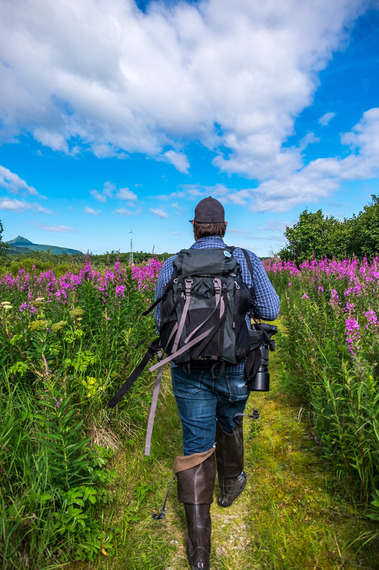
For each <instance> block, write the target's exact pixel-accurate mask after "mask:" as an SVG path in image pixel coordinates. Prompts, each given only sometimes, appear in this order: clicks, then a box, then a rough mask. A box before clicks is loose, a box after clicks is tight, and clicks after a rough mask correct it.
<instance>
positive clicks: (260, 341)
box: [246, 323, 278, 392]
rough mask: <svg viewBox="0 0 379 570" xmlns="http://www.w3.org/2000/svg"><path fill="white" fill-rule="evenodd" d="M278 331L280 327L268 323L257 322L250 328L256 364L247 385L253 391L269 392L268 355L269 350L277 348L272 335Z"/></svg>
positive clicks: (251, 350)
mask: <svg viewBox="0 0 379 570" xmlns="http://www.w3.org/2000/svg"><path fill="white" fill-rule="evenodd" d="M277 332H278V327H277V326H275V325H270V324H268V323H261V324H255V325H253V328H252V329H250V330H249V334H250V342H251V349H250V354H252V357H253V362H254V364H253V366H252V367H251V370H250V374H249V376H248V379H247V382H246V386H247V387H248V389H249V390H251V391H258V392H268V391H269V389H270V373H269V371H268V356H269V350H271V351H274V350H275V339H273V338H272V337H273V336H274V334H276V333H277ZM249 357H250V356H249ZM249 357H248V358H249Z"/></svg>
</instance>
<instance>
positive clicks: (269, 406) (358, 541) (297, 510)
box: [68, 353, 379, 570]
mask: <svg viewBox="0 0 379 570" xmlns="http://www.w3.org/2000/svg"><path fill="white" fill-rule="evenodd" d="M279 365H280V363H279V361H278V356H277V354H276V353H271V355H270V374H271V384H272V389H271V390H270V392H267V393H252V394H251V396H250V398H249V402H248V406H247V410H246V412H247V413H252V410H253V409H258V410H259V412H260V419H259V420H258V421H254V420H250V419H248V418H245V424H244V434H245V455H246V471H247V475H248V484H247V487H246V490H245V492H244V493H243V495H241V497H239V498H238V499H237V500H236V502H235V503H234V504H233V505H232V506H231V507H230V508H228V509H222V508H220V507H218V505H217V503H216V501H215V502H214V504H213V505H212V507H211V514H212V524H213V531H212V557H211V568H212V569H217V570H237V569H241V568H243V569H257V570H267V569H273V570H274V569H317V570H318V569H322V570H327V569H333V570H334V569H344V570H348V569H353V568H364V569H367V570H368V569H375V568H379V566H378V563H377V562H376V561H377V560H378V559H379V548H378V542H375V539H374V538H373V536H374V535H375V532H376V531H377V529H375V525H374V523H373V522H370V521H369V520H368V519H366V518H364V517H363V516H361V514H360V513H359V512H358V511H357V510H354V509H353V508H352V507H351V506H350V504H349V503H348V502H347V501H346V499H344V498H343V497H342V496H340V495H339V494H338V486H337V485H336V480H335V479H333V476H332V475H331V474H330V473H329V472H328V465H327V464H326V463H325V462H324V461H323V460H322V459H321V457H320V454H319V450H318V447H317V444H316V442H315V439H314V438H313V436H312V431H311V428H310V426H309V425H308V423H307V421H306V419H305V415H304V414H303V413H302V409H301V407H300V406H299V404H298V402H297V401H296V399H294V398H293V397H290V396H287V395H285V394H283V393H282V392H281V390H280V387H279V380H278V377H279ZM143 436H144V434H142V433H141V434H139V437H137V438H136V444H131V445H130V447H127V448H126V449H124V450H122V451H119V452H118V454H117V455H116V458H115V466H116V468H117V470H118V472H119V475H120V479H119V482H118V484H117V487H116V488H115V489H114V492H115V493H116V495H117V496H116V501H115V502H114V503H113V506H112V511H110V512H109V513H108V516H109V519H110V522H111V524H112V525H113V526H114V527H115V528H116V527H118V528H119V529H120V531H119V533H118V535H117V536H116V537H115V539H114V544H115V545H116V549H115V551H114V552H113V553H112V556H109V557H106V556H103V557H102V558H101V560H100V561H99V563H98V564H97V565H96V567H98V568H104V569H112V570H119V569H120V570H121V569H122V570H136V569H138V570H139V569H146V570H155V569H156V570H181V569H185V568H188V564H187V560H186V554H185V540H186V527H185V520H184V512H183V508H182V506H181V505H180V504H179V503H178V501H177V498H176V483H174V485H173V487H172V490H171V493H170V496H169V501H168V504H167V509H166V518H164V519H162V520H159V521H155V520H153V519H152V516H151V515H152V514H153V513H156V512H159V510H160V507H161V504H162V501H163V498H164V496H165V493H166V490H167V486H168V483H169V482H170V480H171V479H172V476H173V473H172V464H173V460H174V457H175V455H177V454H181V453H182V450H181V428H180V422H179V419H178V416H177V412H176V405H175V400H174V397H173V395H172V392H171V387H170V381H169V371H168V370H166V372H165V376H164V382H163V386H162V391H161V394H160V398H159V404H158V410H157V417H156V423H155V426H154V432H153V443H152V454H151V457H144V456H143V449H144V444H143ZM216 493H217V489H216ZM215 498H216V494H215ZM94 567H95V564H94V563H91V564H90V565H88V564H87V565H86V564H71V565H69V566H68V568H70V569H72V570H74V569H75V570H79V569H80V570H89V569H90V568H91V569H92V568H94Z"/></svg>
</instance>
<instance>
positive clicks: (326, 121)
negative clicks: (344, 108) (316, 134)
mask: <svg viewBox="0 0 379 570" xmlns="http://www.w3.org/2000/svg"><path fill="white" fill-rule="evenodd" d="M335 116H336V114H335V113H331V112H330V113H325V115H323V116H322V117H320V118H319V120H318V122H319V123H320V125H322V126H323V127H326V125H328V124H329V123H330V121H331V120H332V119H334V117H335Z"/></svg>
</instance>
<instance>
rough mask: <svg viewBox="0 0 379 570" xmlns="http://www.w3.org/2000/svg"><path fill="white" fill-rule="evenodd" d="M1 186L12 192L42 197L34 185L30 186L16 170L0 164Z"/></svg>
mask: <svg viewBox="0 0 379 570" xmlns="http://www.w3.org/2000/svg"><path fill="white" fill-rule="evenodd" d="M0 187H2V188H4V189H5V190H7V191H8V192H10V193H11V194H26V195H28V196H39V197H40V198H41V197H42V196H40V195H39V194H38V192H37V190H36V189H35V188H33V186H29V185H28V184H27V183H26V182H25V180H23V179H22V178H20V177H19V176H18V175H17V174H15V173H14V172H11V171H10V170H9V169H8V168H5V166H0Z"/></svg>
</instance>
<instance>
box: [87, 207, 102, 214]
mask: <svg viewBox="0 0 379 570" xmlns="http://www.w3.org/2000/svg"><path fill="white" fill-rule="evenodd" d="M84 212H85V213H86V214H91V215H92V216H98V215H99V214H100V210H93V209H92V208H89V207H88V206H86V207H85V208H84Z"/></svg>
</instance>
